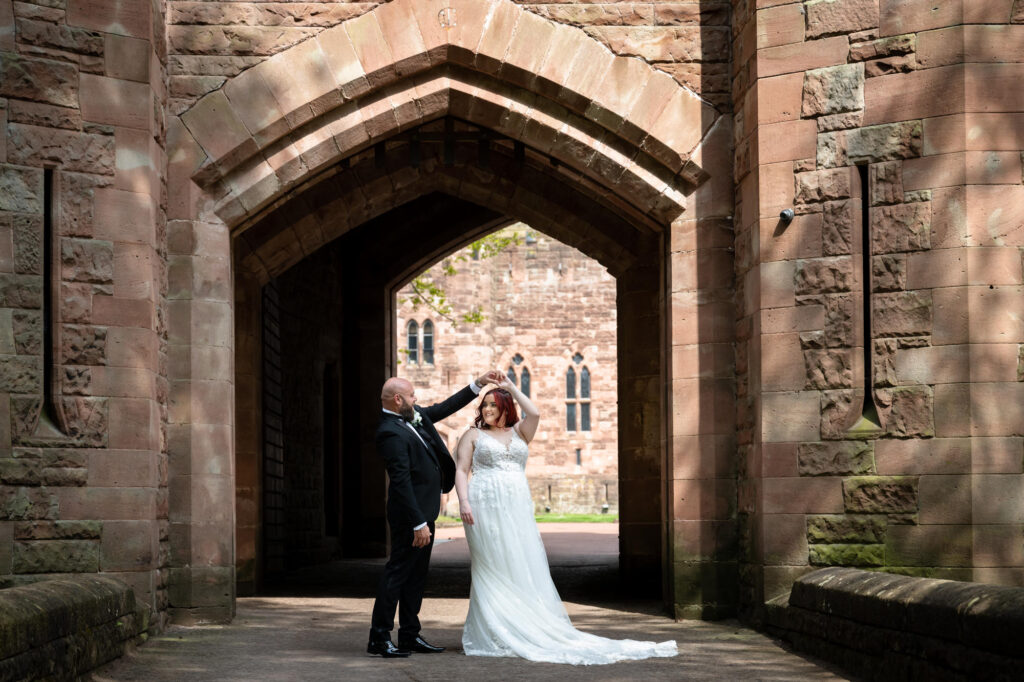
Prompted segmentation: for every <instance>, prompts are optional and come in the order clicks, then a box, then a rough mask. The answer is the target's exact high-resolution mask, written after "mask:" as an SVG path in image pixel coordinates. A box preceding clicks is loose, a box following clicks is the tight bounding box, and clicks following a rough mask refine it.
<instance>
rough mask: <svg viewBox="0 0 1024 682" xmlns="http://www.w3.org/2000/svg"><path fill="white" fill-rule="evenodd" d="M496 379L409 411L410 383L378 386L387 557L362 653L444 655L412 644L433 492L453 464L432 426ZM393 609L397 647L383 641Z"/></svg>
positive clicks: (435, 507)
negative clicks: (388, 534) (385, 473)
mask: <svg viewBox="0 0 1024 682" xmlns="http://www.w3.org/2000/svg"><path fill="white" fill-rule="evenodd" d="M497 374H498V373H497V372H493V371H492V372H487V373H485V374H483V375H481V376H479V377H478V378H477V379H475V380H474V381H473V383H471V384H470V385H469V386H467V387H466V388H464V389H462V390H461V391H459V392H458V393H456V394H455V395H453V396H452V397H450V398H448V399H447V400H445V401H444V402H441V403H438V404H436V405H431V406H430V407H418V406H417V405H416V394H415V389H414V388H413V385H412V383H411V382H409V381H407V380H405V379H400V378H398V377H392V378H390V379H388V380H387V381H385V382H384V388H383V389H381V393H380V403H381V408H382V409H383V414H382V416H381V421H380V426H378V427H377V454H379V455H380V456H381V457H382V458H383V459H384V465H385V466H386V467H387V470H388V505H387V514H388V526H390V528H391V557H390V558H389V559H388V563H387V564H386V565H385V566H384V575H382V576H381V579H380V586H379V587H378V588H377V600H376V601H375V602H374V604H373V616H372V617H371V621H370V642H369V644H367V645H366V651H367V653H371V654H379V655H381V656H383V657H384V658H398V657H405V656H408V655H409V654H410V653H412V652H417V653H438V652H441V651H444V647H439V646H433V645H431V644H428V643H427V642H426V641H425V640H424V639H423V638H422V637H420V620H419V617H418V614H419V612H420V604H421V603H422V602H423V587H424V584H425V582H426V578H427V567H428V565H429V564H430V550H431V548H432V547H433V545H434V521H435V520H436V519H437V514H438V512H439V511H440V510H441V493H442V492H445V493H446V492H448V491H449V490H451V489H452V486H454V485H455V461H454V460H453V459H452V456H451V453H449V452H448V448H447V447H445V444H444V442H443V441H442V440H441V437H440V436H439V435H438V433H437V430H436V429H435V428H434V422H435V421H439V420H441V419H444V418H446V417H448V416H450V415H452V414H454V413H455V412H457V411H458V410H460V409H461V408H463V407H465V406H466V405H468V404H469V403H470V401H472V400H473V398H474V397H475V396H476V395H477V394H478V393H480V389H481V388H483V387H484V386H485V385H486V384H492V383H496V382H497ZM396 605H397V606H398V609H399V611H398V620H399V628H398V646H395V644H394V643H393V642H392V641H391V629H392V628H393V627H394V626H395V606H396Z"/></svg>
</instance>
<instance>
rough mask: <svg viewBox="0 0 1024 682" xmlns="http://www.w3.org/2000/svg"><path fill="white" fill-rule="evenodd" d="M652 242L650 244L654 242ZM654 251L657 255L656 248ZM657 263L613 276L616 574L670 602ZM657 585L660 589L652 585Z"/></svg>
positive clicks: (632, 268) (663, 402) (658, 270)
mask: <svg viewBox="0 0 1024 682" xmlns="http://www.w3.org/2000/svg"><path fill="white" fill-rule="evenodd" d="M652 241H653V239H652ZM651 246H652V248H651V251H652V252H655V253H656V252H657V251H658V249H657V248H656V246H655V245H654V244H652V245H651ZM662 277H663V273H662V270H661V268H660V267H659V266H658V265H657V262H655V263H643V264H637V265H633V266H632V267H630V268H629V269H627V270H625V271H623V272H621V273H617V276H616V280H615V281H616V289H617V306H618V311H619V312H618V349H619V353H618V376H619V566H620V569H621V574H622V580H623V582H624V584H625V585H628V586H632V587H633V588H634V589H636V590H637V591H639V592H646V593H649V594H650V596H667V595H668V594H669V586H668V585H667V584H666V581H667V580H668V578H669V574H668V571H667V567H666V565H665V558H666V556H667V551H668V537H667V530H668V523H667V518H666V517H667V511H666V509H665V485H664V475H665V469H666V461H665V455H664V452H665V439H666V429H665V396H664V395H663V393H662V391H661V390H660V389H661V387H662V377H663V376H664V363H665V361H666V360H665V357H664V356H665V353H664V345H663V338H664V337H663V333H664V332H663V327H662V320H663V318H662V316H661V315H660V314H659V310H660V308H661V306H657V307H655V306H652V305H651V301H661V300H664V299H663V298H662V294H661V291H660V287H661V280H662ZM655 576H659V577H660V579H661V580H660V581H659V582H660V583H661V584H659V582H654V581H653V580H652V578H654V577H655Z"/></svg>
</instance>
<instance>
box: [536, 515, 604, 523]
mask: <svg viewBox="0 0 1024 682" xmlns="http://www.w3.org/2000/svg"><path fill="white" fill-rule="evenodd" d="M535 518H536V519H537V523H618V521H619V515H618V514H537V516H536V517H535Z"/></svg>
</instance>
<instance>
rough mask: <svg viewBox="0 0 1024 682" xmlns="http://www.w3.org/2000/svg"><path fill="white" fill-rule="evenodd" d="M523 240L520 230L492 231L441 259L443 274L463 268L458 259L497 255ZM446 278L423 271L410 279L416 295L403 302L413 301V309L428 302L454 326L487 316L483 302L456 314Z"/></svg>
mask: <svg viewBox="0 0 1024 682" xmlns="http://www.w3.org/2000/svg"><path fill="white" fill-rule="evenodd" d="M520 241H521V240H520V238H519V233H517V232H513V233H511V234H507V233H502V232H495V233H494V234H489V235H487V236H486V237H483V238H482V239H478V240H476V241H475V242H473V243H472V244H470V245H469V246H467V247H466V248H465V249H463V250H462V251H461V252H459V254H458V255H456V256H455V257H454V258H448V259H445V260H444V261H443V262H442V263H441V271H440V275H441V276H442V277H452V276H454V275H456V274H458V272H459V270H458V268H456V267H455V264H456V263H464V262H466V261H468V260H484V259H487V258H493V257H494V256H497V255H498V254H500V253H502V252H503V251H505V250H506V249H508V248H509V247H512V246H517V245H518V244H519V243H520ZM442 281H443V280H441V281H438V279H436V278H435V277H434V276H433V275H431V274H430V270H427V271H425V272H423V273H422V274H420V275H419V276H417V277H415V278H413V280H412V281H411V282H409V286H410V288H411V289H412V296H410V297H408V298H405V299H402V301H401V302H402V303H410V304H411V305H412V309H413V310H418V309H419V307H420V306H425V307H426V308H428V309H430V310H432V311H433V312H434V314H435V315H437V316H438V317H441V318H443V319H445V320H448V322H450V323H451V324H452V325H453V326H454V325H456V324H459V323H460V322H461V323H464V324H480V323H481V322H483V321H484V320H485V319H487V317H486V316H485V315H484V312H483V309H482V308H481V307H480V306H477V307H476V308H473V309H472V310H470V311H468V312H464V313H459V314H457V315H456V314H455V313H454V311H453V310H452V305H451V303H450V302H449V300H448V292H447V291H446V290H445V287H444V285H443V284H442Z"/></svg>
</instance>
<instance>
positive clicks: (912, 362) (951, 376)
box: [893, 345, 971, 385]
mask: <svg viewBox="0 0 1024 682" xmlns="http://www.w3.org/2000/svg"><path fill="white" fill-rule="evenodd" d="M893 369H894V371H895V375H896V383H897V384H899V385H908V384H955V383H964V382H966V381H968V380H969V378H970V372H971V367H970V363H969V362H968V347H967V346H963V345H955V346H927V347H924V348H906V349H902V350H900V351H898V352H897V353H896V354H895V356H894V359H893Z"/></svg>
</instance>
